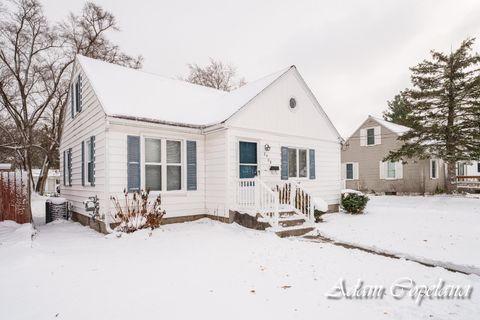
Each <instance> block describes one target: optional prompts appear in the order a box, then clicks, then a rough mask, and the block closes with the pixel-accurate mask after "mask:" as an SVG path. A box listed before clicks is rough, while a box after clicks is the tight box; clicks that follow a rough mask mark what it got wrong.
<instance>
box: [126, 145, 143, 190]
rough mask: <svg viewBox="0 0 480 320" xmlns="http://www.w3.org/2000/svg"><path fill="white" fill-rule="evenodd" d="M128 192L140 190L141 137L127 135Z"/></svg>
mask: <svg viewBox="0 0 480 320" xmlns="http://www.w3.org/2000/svg"><path fill="white" fill-rule="evenodd" d="M127 187H128V192H134V191H139V190H140V137H138V136H127Z"/></svg>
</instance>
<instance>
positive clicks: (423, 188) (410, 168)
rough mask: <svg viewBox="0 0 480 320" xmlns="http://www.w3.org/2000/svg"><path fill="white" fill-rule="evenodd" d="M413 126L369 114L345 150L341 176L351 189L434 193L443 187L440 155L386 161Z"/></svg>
mask: <svg viewBox="0 0 480 320" xmlns="http://www.w3.org/2000/svg"><path fill="white" fill-rule="evenodd" d="M409 130H410V128H408V127H405V126H401V125H398V124H395V123H392V122H388V121H385V120H382V119H378V118H375V117H372V116H369V117H368V118H367V120H366V121H365V122H363V123H362V125H361V126H360V127H359V128H358V129H357V130H356V131H355V132H354V133H353V135H352V136H351V137H350V138H348V139H347V140H346V142H345V145H344V147H343V150H342V179H344V180H345V186H346V187H347V188H349V189H356V190H361V191H366V192H376V193H387V194H410V193H421V194H423V193H434V192H436V191H438V190H443V189H444V182H445V166H444V162H443V161H442V160H440V159H426V160H419V159H409V160H407V161H406V163H404V162H402V161H398V162H391V161H383V159H384V158H385V157H386V156H387V155H388V154H389V152H390V151H393V150H396V149H398V148H400V146H401V145H402V142H401V141H399V140H397V138H398V137H399V136H401V135H402V134H404V133H406V132H407V131H409Z"/></svg>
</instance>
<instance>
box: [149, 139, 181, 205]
mask: <svg viewBox="0 0 480 320" xmlns="http://www.w3.org/2000/svg"><path fill="white" fill-rule="evenodd" d="M145 139H157V140H161V141H162V142H161V146H160V152H161V157H160V160H161V162H158V163H157V162H146V161H145ZM167 140H169V141H179V142H180V152H181V154H180V161H181V162H180V164H179V166H180V167H181V170H180V174H181V181H180V183H181V186H180V189H179V190H167V165H175V164H167ZM186 145H187V144H186V139H178V138H170V137H165V136H156V135H150V134H149V135H141V143H140V165H141V166H140V177H141V179H142V180H141V182H142V183H141V188H142V189H143V190H146V185H145V184H146V179H145V166H146V165H157V164H158V165H161V166H162V169H161V170H162V190H152V191H150V196H157V195H160V194H162V195H163V194H167V195H169V196H175V195H178V196H185V195H187V180H186V175H185V173H186Z"/></svg>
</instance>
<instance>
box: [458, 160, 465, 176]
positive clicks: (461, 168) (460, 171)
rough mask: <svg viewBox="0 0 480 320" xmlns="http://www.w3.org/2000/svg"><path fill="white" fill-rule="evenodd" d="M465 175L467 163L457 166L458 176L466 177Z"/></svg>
mask: <svg viewBox="0 0 480 320" xmlns="http://www.w3.org/2000/svg"><path fill="white" fill-rule="evenodd" d="M464 175H465V163H461V162H459V163H458V164H457V176H464Z"/></svg>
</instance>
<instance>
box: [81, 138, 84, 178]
mask: <svg viewBox="0 0 480 320" xmlns="http://www.w3.org/2000/svg"><path fill="white" fill-rule="evenodd" d="M81 148H82V170H81V171H82V186H85V141H82V144H81Z"/></svg>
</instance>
